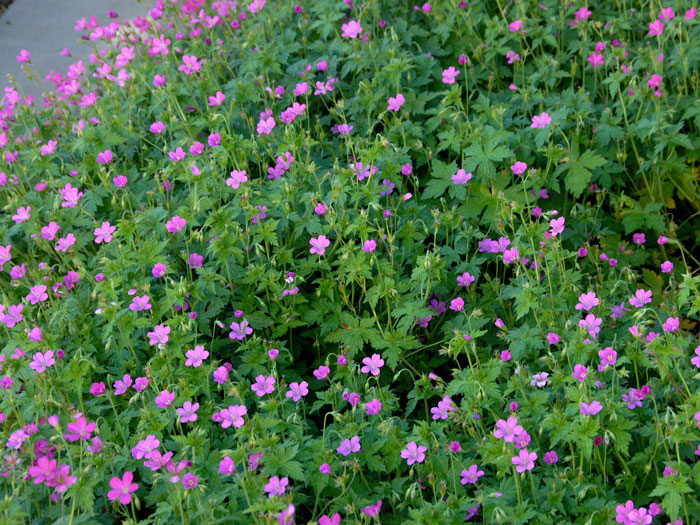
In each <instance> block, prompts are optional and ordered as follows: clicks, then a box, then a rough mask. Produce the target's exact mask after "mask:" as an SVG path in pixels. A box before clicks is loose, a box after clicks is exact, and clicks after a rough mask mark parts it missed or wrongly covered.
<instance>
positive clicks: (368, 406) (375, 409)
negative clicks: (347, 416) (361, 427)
mask: <svg viewBox="0 0 700 525" xmlns="http://www.w3.org/2000/svg"><path fill="white" fill-rule="evenodd" d="M381 410H382V403H381V401H379V399H372V401H368V402H367V403H365V413H366V414H367V415H368V416H376V415H377V414H379V412H381Z"/></svg>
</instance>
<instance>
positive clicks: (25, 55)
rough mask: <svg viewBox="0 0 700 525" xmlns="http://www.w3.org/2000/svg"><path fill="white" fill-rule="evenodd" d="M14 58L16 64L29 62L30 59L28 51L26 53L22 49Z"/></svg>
mask: <svg viewBox="0 0 700 525" xmlns="http://www.w3.org/2000/svg"><path fill="white" fill-rule="evenodd" d="M16 58H17V62H30V61H31V58H32V57H31V55H30V54H29V51H27V50H26V49H22V50H21V51H20V52H19V55H17V57H16Z"/></svg>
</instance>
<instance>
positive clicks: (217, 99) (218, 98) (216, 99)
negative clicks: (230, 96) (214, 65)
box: [209, 91, 226, 106]
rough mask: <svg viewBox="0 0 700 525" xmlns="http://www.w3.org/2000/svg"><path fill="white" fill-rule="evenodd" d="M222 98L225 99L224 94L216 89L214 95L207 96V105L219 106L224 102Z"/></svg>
mask: <svg viewBox="0 0 700 525" xmlns="http://www.w3.org/2000/svg"><path fill="white" fill-rule="evenodd" d="M224 100H226V95H224V94H223V93H222V92H221V91H217V92H216V95H214V96H210V97H209V105H210V106H220V105H221V104H223V103H224Z"/></svg>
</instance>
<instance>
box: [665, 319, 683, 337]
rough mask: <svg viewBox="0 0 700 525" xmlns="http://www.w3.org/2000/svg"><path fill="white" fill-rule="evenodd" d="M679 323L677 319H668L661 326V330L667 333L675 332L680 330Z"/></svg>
mask: <svg viewBox="0 0 700 525" xmlns="http://www.w3.org/2000/svg"><path fill="white" fill-rule="evenodd" d="M680 326H681V323H680V320H679V319H678V317H669V318H667V319H666V322H665V323H664V324H663V325H662V327H663V329H664V330H666V331H667V332H671V333H673V332H675V331H676V330H678V328H680Z"/></svg>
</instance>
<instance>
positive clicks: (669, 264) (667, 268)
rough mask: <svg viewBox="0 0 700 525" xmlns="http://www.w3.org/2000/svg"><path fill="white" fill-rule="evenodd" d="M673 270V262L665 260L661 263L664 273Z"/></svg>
mask: <svg viewBox="0 0 700 525" xmlns="http://www.w3.org/2000/svg"><path fill="white" fill-rule="evenodd" d="M672 271H673V263H672V262H671V261H664V262H662V263H661V272H662V273H671V272H672Z"/></svg>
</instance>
